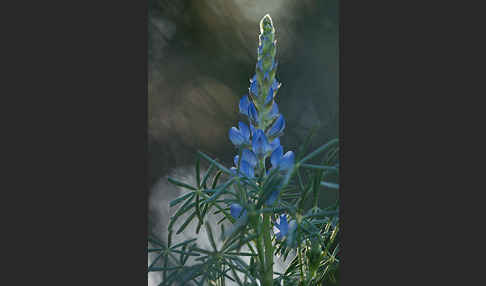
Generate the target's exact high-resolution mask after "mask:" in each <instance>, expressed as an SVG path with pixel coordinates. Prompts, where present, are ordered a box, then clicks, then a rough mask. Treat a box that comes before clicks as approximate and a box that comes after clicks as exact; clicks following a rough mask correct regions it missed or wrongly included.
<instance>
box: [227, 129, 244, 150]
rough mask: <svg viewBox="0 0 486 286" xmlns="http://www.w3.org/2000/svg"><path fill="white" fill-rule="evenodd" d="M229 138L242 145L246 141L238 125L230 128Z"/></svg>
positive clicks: (237, 144)
mask: <svg viewBox="0 0 486 286" xmlns="http://www.w3.org/2000/svg"><path fill="white" fill-rule="evenodd" d="M229 139H230V140H231V142H232V143H233V144H235V145H236V146H240V145H241V144H243V143H244V142H245V138H244V137H243V136H242V135H241V132H240V131H239V130H238V129H236V127H231V129H230V130H229Z"/></svg>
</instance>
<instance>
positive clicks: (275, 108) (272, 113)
mask: <svg viewBox="0 0 486 286" xmlns="http://www.w3.org/2000/svg"><path fill="white" fill-rule="evenodd" d="M269 115H270V118H272V119H273V118H275V117H278V116H279V115H280V114H278V106H277V103H276V102H275V101H274V102H273V103H272V109H270V113H269Z"/></svg>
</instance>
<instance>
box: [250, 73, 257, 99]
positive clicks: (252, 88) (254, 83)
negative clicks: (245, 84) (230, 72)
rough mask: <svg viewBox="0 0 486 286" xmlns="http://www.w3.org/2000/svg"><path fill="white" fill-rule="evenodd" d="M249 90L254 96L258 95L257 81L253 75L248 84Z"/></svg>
mask: <svg viewBox="0 0 486 286" xmlns="http://www.w3.org/2000/svg"><path fill="white" fill-rule="evenodd" d="M250 92H251V93H252V94H254V95H255V96H258V81H257V80H256V77H254V79H253V80H252V82H251V84H250Z"/></svg>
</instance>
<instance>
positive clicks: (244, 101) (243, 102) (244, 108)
mask: <svg viewBox="0 0 486 286" xmlns="http://www.w3.org/2000/svg"><path fill="white" fill-rule="evenodd" d="M249 105H250V99H249V98H248V95H245V96H243V97H242V98H241V99H240V104H239V105H238V107H239V110H240V113H241V114H244V115H246V116H248V106H249Z"/></svg>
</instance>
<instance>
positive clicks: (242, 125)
mask: <svg viewBox="0 0 486 286" xmlns="http://www.w3.org/2000/svg"><path fill="white" fill-rule="evenodd" d="M238 127H239V128H240V133H241V135H242V136H243V137H244V138H245V141H246V142H245V143H250V128H248V125H246V124H245V123H243V122H241V121H240V122H238Z"/></svg>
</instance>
